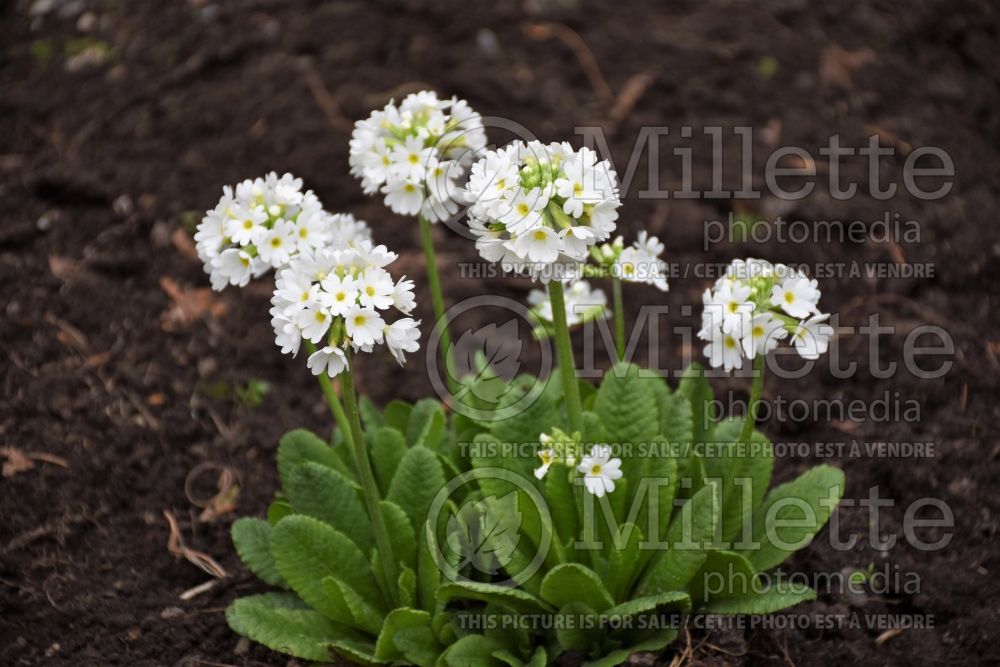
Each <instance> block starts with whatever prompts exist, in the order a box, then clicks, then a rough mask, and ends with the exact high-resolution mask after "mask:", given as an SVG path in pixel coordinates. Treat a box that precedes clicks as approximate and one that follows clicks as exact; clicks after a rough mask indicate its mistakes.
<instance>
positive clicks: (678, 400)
mask: <svg viewBox="0 0 1000 667" xmlns="http://www.w3.org/2000/svg"><path fill="white" fill-rule="evenodd" d="M660 435H662V436H663V437H664V438H665V439H666V441H667V442H669V443H670V444H671V445H675V446H676V445H679V446H682V447H687V446H690V445H691V443H692V442H693V441H694V415H693V413H692V411H691V401H690V400H688V398H687V396H686V395H684V394H681V393H676V394H669V395H668V396H666V397H665V398H664V399H663V402H662V403H660ZM679 453H681V452H679Z"/></svg>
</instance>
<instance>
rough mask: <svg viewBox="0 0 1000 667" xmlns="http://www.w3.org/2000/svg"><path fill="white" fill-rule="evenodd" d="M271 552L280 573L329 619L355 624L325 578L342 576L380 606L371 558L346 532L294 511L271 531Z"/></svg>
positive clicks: (313, 606)
mask: <svg viewBox="0 0 1000 667" xmlns="http://www.w3.org/2000/svg"><path fill="white" fill-rule="evenodd" d="M271 553H272V555H273V556H274V562H275V563H276V565H277V566H278V571H279V572H280V573H281V576H282V577H283V578H284V579H285V581H287V582H288V585H289V586H291V587H292V590H294V591H295V592H296V593H298V594H299V597H301V598H302V599H303V600H305V601H306V603H307V604H308V605H309V606H310V607H312V608H313V609H315V610H317V611H318V612H320V613H321V614H323V615H324V616H327V617H328V618H330V619H333V620H336V621H340V622H342V623H352V622H353V615H352V614H351V612H350V609H349V608H348V607H347V606H346V605H345V604H343V601H342V600H338V599H336V598H332V597H330V595H328V593H327V591H326V589H325V587H324V585H323V579H325V578H326V577H335V578H339V579H342V580H343V581H344V582H345V583H346V584H347V585H348V586H350V587H351V588H353V589H354V590H355V591H357V592H358V594H359V595H361V596H362V597H364V598H365V599H366V600H368V601H370V602H372V603H373V604H378V605H379V607H381V606H382V605H381V599H382V596H381V593H380V592H379V590H378V588H377V587H376V585H375V579H374V575H373V574H372V570H371V566H370V564H369V562H368V559H367V558H365V557H364V555H363V554H362V553H361V551H360V550H359V549H358V547H357V546H356V545H355V544H354V542H352V541H351V540H350V538H348V537H347V536H345V535H344V534H343V533H341V532H339V531H337V530H336V529H334V528H332V527H331V526H330V525H328V524H326V523H323V522H322V521H319V520H317V519H313V518H310V517H306V516H301V515H296V514H293V515H291V516H287V517H285V518H284V519H282V520H281V521H279V522H278V525H276V526H275V527H274V528H273V529H272V531H271Z"/></svg>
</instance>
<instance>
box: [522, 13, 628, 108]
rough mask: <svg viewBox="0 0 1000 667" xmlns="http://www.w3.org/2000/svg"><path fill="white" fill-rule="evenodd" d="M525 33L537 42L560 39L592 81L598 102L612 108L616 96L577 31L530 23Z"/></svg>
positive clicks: (565, 26) (551, 24)
mask: <svg viewBox="0 0 1000 667" xmlns="http://www.w3.org/2000/svg"><path fill="white" fill-rule="evenodd" d="M524 32H525V34H527V36H528V37H530V38H531V39H534V40H537V41H543V40H548V39H552V38H553V37H555V38H557V39H559V40H560V41H561V42H563V43H564V44H565V45H566V46H568V47H569V48H570V49H572V51H573V53H574V54H575V55H576V59H577V60H578V61H579V63H580V67H581V68H582V69H583V73H584V75H585V76H586V77H587V80H588V81H590V86H591V88H593V89H594V95H595V96H596V97H597V100H598V101H599V102H600V103H601V104H604V105H605V106H611V105H612V104H614V101H615V94H614V92H613V91H612V90H611V86H609V85H608V82H607V79H605V78H604V75H603V74H601V68H600V67H598V66H597V59H596V58H594V53H593V51H591V50H590V47H589V46H587V42H585V41H584V40H583V37H581V36H580V34H579V33H577V32H576V31H575V30H573V29H572V28H570V27H569V26H568V25H565V24H563V23H529V24H527V25H525V26H524Z"/></svg>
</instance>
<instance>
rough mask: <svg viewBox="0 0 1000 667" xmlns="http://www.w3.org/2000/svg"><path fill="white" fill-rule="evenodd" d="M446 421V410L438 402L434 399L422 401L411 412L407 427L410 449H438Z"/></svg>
mask: <svg viewBox="0 0 1000 667" xmlns="http://www.w3.org/2000/svg"><path fill="white" fill-rule="evenodd" d="M444 421H445V420H444V410H443V409H442V408H441V404H440V403H439V402H438V401H435V400H434V399H432V398H422V399H420V400H419V401H417V402H416V403H415V404H414V406H413V410H412V411H411V412H410V421H409V423H408V424H407V426H406V442H407V444H408V445H409V446H410V447H419V446H424V447H427V448H429V449H431V450H434V449H437V446H438V444H440V441H441V435H442V434H443V433H444Z"/></svg>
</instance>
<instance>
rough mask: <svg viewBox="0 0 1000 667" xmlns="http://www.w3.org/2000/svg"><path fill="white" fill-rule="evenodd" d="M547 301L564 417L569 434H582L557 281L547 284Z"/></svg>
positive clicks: (563, 304) (573, 366) (562, 298)
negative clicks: (553, 327) (563, 405)
mask: <svg viewBox="0 0 1000 667" xmlns="http://www.w3.org/2000/svg"><path fill="white" fill-rule="evenodd" d="M548 289H549V299H550V300H551V301H552V323H553V324H554V325H555V340H556V355H557V356H558V359H559V370H560V372H561V373H562V381H563V393H564V395H565V397H566V417H567V420H568V422H569V430H570V433H582V432H583V408H582V406H581V405H580V387H579V386H577V384H576V362H574V360H573V346H572V344H571V342H570V338H569V326H568V325H567V324H566V299H565V296H564V294H563V286H562V283H560V282H559V281H557V280H553V281H552V282H550V283H549V286H548Z"/></svg>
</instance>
